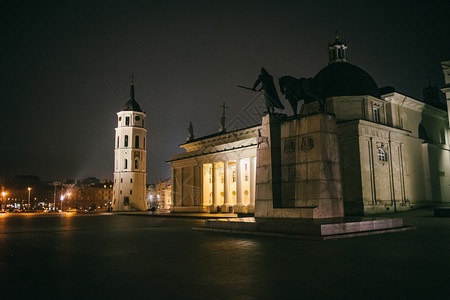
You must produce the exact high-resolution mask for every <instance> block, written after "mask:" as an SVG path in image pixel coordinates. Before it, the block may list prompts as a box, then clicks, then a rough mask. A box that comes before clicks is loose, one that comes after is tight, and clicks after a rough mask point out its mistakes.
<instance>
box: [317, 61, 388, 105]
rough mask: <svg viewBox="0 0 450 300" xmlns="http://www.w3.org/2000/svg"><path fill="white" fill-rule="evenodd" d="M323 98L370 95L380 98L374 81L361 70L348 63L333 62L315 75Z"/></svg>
mask: <svg viewBox="0 0 450 300" xmlns="http://www.w3.org/2000/svg"><path fill="white" fill-rule="evenodd" d="M315 78H316V79H319V80H320V81H321V83H322V88H323V91H324V95H325V97H333V96H360V95H370V96H373V97H376V98H380V92H379V90H378V86H377V84H376V83H375V80H373V78H372V77H371V76H370V75H369V74H368V73H367V72H366V71H364V70H363V69H361V68H359V67H357V66H355V65H352V64H350V63H348V62H333V63H330V64H329V65H328V66H326V67H325V68H323V69H322V70H321V71H320V72H319V73H317V75H316V76H315Z"/></svg>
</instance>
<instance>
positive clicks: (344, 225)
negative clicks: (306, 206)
mask: <svg viewBox="0 0 450 300" xmlns="http://www.w3.org/2000/svg"><path fill="white" fill-rule="evenodd" d="M194 229H197V230H207V231H220V232H229V233H241V234H256V235H274V236H284V237H291V238H304V239H320V240H325V239H338V238H349V237H354V236H361V235H370V234H380V233H385V232H395V231H404V230H408V229H414V227H408V226H404V225H403V219H401V218H395V219H381V218H379V219H378V218H367V217H363V218H331V219H322V220H298V219H296V220H294V219H291V220H289V219H259V218H256V219H255V218H234V219H218V220H206V223H205V226H204V227H198V228H194Z"/></svg>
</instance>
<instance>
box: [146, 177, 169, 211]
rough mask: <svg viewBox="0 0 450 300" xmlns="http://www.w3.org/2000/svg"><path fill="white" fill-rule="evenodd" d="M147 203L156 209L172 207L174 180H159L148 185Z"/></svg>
mask: <svg viewBox="0 0 450 300" xmlns="http://www.w3.org/2000/svg"><path fill="white" fill-rule="evenodd" d="M147 205H148V207H149V208H151V209H155V210H171V209H172V180H171V179H165V180H161V179H160V180H159V181H158V183H156V184H149V185H148V186H147Z"/></svg>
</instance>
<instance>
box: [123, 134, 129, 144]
mask: <svg viewBox="0 0 450 300" xmlns="http://www.w3.org/2000/svg"><path fill="white" fill-rule="evenodd" d="M123 146H124V147H128V135H125V142H124V145H123Z"/></svg>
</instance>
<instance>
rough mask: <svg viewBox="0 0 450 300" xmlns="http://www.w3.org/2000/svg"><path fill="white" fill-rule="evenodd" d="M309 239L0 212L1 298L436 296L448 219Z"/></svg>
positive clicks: (449, 276) (449, 261)
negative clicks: (395, 229)
mask: <svg viewBox="0 0 450 300" xmlns="http://www.w3.org/2000/svg"><path fill="white" fill-rule="evenodd" d="M389 217H402V218H404V221H405V224H407V225H412V226H416V227H417V230H410V231H405V232H398V233H389V234H383V235H373V236H365V237H356V238H350V239H341V240H329V241H309V240H297V239H288V238H278V237H267V236H247V235H235V234H225V233H213V232H203V231H194V230H191V228H192V227H194V226H199V225H201V224H202V222H203V221H202V220H195V219H179V218H161V217H142V216H126V215H79V214H78V215H76V214H73V215H64V216H62V215H53V216H52V215H27V214H24V215H19V214H1V215H0V269H1V274H0V280H1V281H0V282H1V286H2V292H1V293H2V295H3V296H2V299H30V298H34V299H57V298H58V299H61V298H62V299H68V298H69V299H92V298H99V299H120V298H122V299H137V298H142V299H161V298H163V299H236V298H237V299H275V298H278V299H286V298H291V299H293V298H296V299H300V298H301V299H312V298H314V299H317V298H319V299H321V298H322V299H323V298H327V299H379V298H384V299H398V298H400V299H418V298H427V299H443V298H447V297H448V295H449V293H450V292H449V287H448V283H449V282H450V271H449V270H450V218H435V217H433V212H432V210H418V211H410V212H406V213H397V214H390V215H389Z"/></svg>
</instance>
